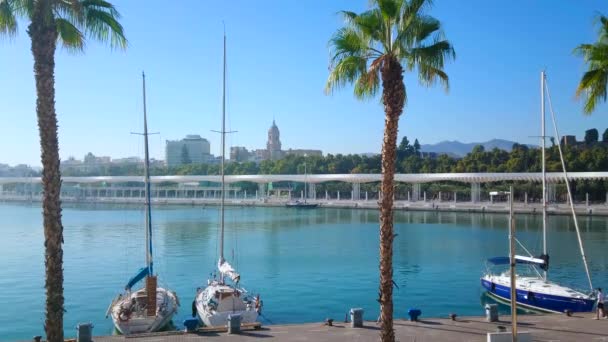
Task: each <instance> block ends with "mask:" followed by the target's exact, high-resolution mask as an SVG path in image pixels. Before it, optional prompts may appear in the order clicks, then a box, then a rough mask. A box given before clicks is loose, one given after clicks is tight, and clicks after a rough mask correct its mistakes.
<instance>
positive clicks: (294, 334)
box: [94, 314, 608, 342]
mask: <svg viewBox="0 0 608 342" xmlns="http://www.w3.org/2000/svg"><path fill="white" fill-rule="evenodd" d="M594 317H595V314H575V315H574V316H572V317H568V316H566V315H559V314H547V315H522V316H519V317H518V328H519V331H520V332H521V331H527V332H530V333H531V334H532V337H533V340H534V341H554V342H556V341H608V320H607V319H601V320H594V319H593V318H594ZM500 318H501V321H500V322H493V323H489V322H486V321H485V318H484V317H462V318H460V317H459V318H457V319H456V321H452V320H450V319H442V318H433V319H422V320H421V321H419V322H410V321H406V320H395V325H394V327H395V334H396V337H397V340H398V341H401V342H410V341H412V342H413V341H417V342H421V341H480V342H481V341H486V340H487V335H486V334H487V333H488V332H495V331H497V329H498V326H504V327H506V328H507V329H508V330H510V329H511V328H510V316H501V317H500ZM260 339H264V340H274V341H328V342H332V341H349V342H351V341H378V340H379V327H378V325H376V323H375V322H365V326H364V327H363V328H351V327H350V325H349V324H345V323H334V326H332V327H329V326H326V325H323V323H308V324H293V325H271V326H264V327H262V329H261V330H248V331H243V332H242V333H241V334H239V335H227V334H226V333H218V332H209V333H188V334H185V333H179V332H172V333H160V334H157V335H147V336H145V337H144V336H142V337H130V338H126V337H124V336H107V337H95V339H94V340H95V341H96V342H115V341H133V342H135V341H141V342H147V341H238V342H240V341H257V340H260Z"/></svg>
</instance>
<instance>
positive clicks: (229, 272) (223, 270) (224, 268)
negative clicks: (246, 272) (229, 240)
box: [217, 259, 241, 283]
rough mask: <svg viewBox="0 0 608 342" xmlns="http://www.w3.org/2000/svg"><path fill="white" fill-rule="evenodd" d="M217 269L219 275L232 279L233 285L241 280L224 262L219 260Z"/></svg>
mask: <svg viewBox="0 0 608 342" xmlns="http://www.w3.org/2000/svg"><path fill="white" fill-rule="evenodd" d="M217 267H218V269H219V270H220V273H222V274H223V275H224V276H227V277H228V278H230V279H232V281H234V282H235V283H238V282H239V280H241V275H240V274H238V273H237V272H236V271H235V270H234V268H233V267H232V266H231V265H230V264H229V263H228V262H227V261H226V260H222V259H220V261H219V262H218V264H217Z"/></svg>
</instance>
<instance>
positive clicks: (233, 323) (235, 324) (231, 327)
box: [228, 314, 241, 334]
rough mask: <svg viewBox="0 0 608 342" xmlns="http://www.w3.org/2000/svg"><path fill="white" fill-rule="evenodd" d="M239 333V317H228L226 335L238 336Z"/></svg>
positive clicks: (235, 315) (236, 315)
mask: <svg viewBox="0 0 608 342" xmlns="http://www.w3.org/2000/svg"><path fill="white" fill-rule="evenodd" d="M240 332H241V315H239V314H234V315H228V334H238V333H240Z"/></svg>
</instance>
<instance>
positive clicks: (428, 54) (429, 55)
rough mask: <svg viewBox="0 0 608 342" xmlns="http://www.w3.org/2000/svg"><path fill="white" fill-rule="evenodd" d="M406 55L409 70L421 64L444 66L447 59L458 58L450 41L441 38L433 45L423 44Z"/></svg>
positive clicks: (436, 66)
mask: <svg viewBox="0 0 608 342" xmlns="http://www.w3.org/2000/svg"><path fill="white" fill-rule="evenodd" d="M405 57H406V58H405V59H406V61H407V67H408V69H409V70H412V69H413V68H414V67H415V66H416V65H420V64H427V65H430V66H433V67H435V68H443V65H444V63H445V60H446V59H455V58H456V52H455V51H454V48H453V47H452V44H451V43H450V42H449V41H447V40H441V41H436V42H434V43H433V44H432V45H428V46H425V45H421V46H419V47H415V48H413V49H410V50H409V51H408V54H407V56H405Z"/></svg>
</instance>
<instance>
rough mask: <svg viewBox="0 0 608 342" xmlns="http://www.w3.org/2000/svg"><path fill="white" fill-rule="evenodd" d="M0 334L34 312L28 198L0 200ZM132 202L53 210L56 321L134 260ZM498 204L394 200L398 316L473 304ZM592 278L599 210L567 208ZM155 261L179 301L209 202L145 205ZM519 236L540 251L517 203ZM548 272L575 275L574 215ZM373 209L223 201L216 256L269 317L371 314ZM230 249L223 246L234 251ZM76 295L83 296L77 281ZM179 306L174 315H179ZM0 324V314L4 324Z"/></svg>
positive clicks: (88, 301)
mask: <svg viewBox="0 0 608 342" xmlns="http://www.w3.org/2000/svg"><path fill="white" fill-rule="evenodd" d="M0 215H1V217H3V220H2V221H0V234H2V236H3V238H2V239H0V249H2V250H3V258H0V286H2V288H3V289H5V291H4V292H2V293H0V303H3V304H5V307H8V308H20V309H19V310H4V311H0V336H2V337H3V338H4V336H8V337H7V338H8V339H11V340H14V339H27V338H30V337H31V336H32V335H34V334H37V333H39V332H40V327H41V326H42V324H43V312H42V310H43V308H44V307H43V301H44V298H43V296H42V291H41V289H42V288H43V279H44V273H43V272H44V269H43V265H44V260H43V253H42V228H41V215H40V208H38V207H35V206H20V205H12V204H0ZM143 221H144V218H143V211H142V209H141V206H111V205H110V206H104V205H94V206H91V205H86V206H78V205H69V206H66V208H65V210H64V223H65V279H66V283H65V293H66V309H67V313H66V327H67V328H66V331H67V332H68V333H71V332H72V331H73V329H72V328H73V326H74V325H75V324H76V323H77V322H80V321H85V320H90V321H93V322H94V324H95V327H96V328H95V330H96V332H98V333H105V332H110V331H111V321H109V320H105V319H104V318H103V315H104V312H105V309H106V308H107V305H108V303H109V301H110V300H111V298H112V297H113V296H114V295H115V294H116V293H117V291H119V290H120V289H121V288H122V287H123V286H124V282H125V281H126V280H127V279H128V278H129V277H130V276H131V275H132V273H133V272H134V271H135V270H137V269H138V268H139V267H140V266H141V264H142V263H143V260H144V245H143V238H144V230H143ZM507 221H508V217H507V215H505V214H469V213H463V212H438V211H433V212H418V211H397V212H395V221H394V222H395V223H394V227H395V233H396V234H398V235H397V237H396V238H395V244H394V258H393V261H394V279H395V282H396V283H397V285H398V286H399V289H396V290H395V293H394V299H395V308H396V315H397V317H403V316H404V315H405V308H407V307H411V306H414V305H416V306H420V307H421V308H422V309H423V311H424V313H425V316H445V315H447V314H448V313H449V312H457V313H458V314H460V315H480V314H483V309H482V307H481V306H480V300H479V298H480V294H481V292H482V291H481V289H480V286H479V277H480V276H481V273H482V271H483V262H484V260H485V259H486V258H488V257H492V256H498V255H506V253H507V252H508V244H507V234H508V233H507V224H508V222H507ZM579 222H580V223H581V228H582V229H583V230H584V232H583V240H584V244H585V247H586V249H587V255H588V259H589V261H590V269H591V271H592V276H593V279H594V282H595V283H596V284H597V286H604V287H606V286H608V285H606V284H608V277H607V276H606V270H607V267H608V258H607V256H606V253H605V246H606V242H607V241H608V219H607V218H603V217H581V218H579ZM153 223H154V234H155V235H154V236H155V242H156V244H155V247H156V248H155V253H154V257H155V265H157V266H156V267H157V271H158V272H159V276H160V279H161V280H162V281H163V282H164V283H168V284H169V285H170V286H171V287H172V288H173V289H175V290H176V291H177V292H178V295H179V296H180V297H181V299H182V303H189V302H190V301H191V300H192V297H193V296H194V293H195V291H196V287H198V286H201V285H202V284H204V282H205V281H206V279H207V276H208V275H209V273H210V272H212V271H213V270H214V269H215V267H216V263H217V247H218V246H217V245H218V243H217V237H218V225H219V210H218V208H217V207H205V208H201V207H190V206H155V207H154V209H153ZM516 227H517V235H518V239H519V240H520V241H521V242H522V243H524V244H525V245H526V246H527V247H529V248H530V249H532V250H534V251H535V252H537V251H540V248H541V246H542V243H541V242H542V240H541V217H540V215H538V214H537V215H517V217H516ZM548 229H549V231H548V246H549V253H550V254H551V261H552V268H551V269H550V271H549V274H550V277H552V279H559V280H561V281H563V282H567V283H571V284H572V285H575V286H578V287H582V288H585V285H586V280H585V275H584V271H583V268H582V264H581V258H580V255H579V252H578V246H577V240H576V235H575V233H574V226H573V225H572V220H571V219H570V218H569V217H567V216H549V225H548ZM378 230H379V215H378V211H377V210H365V209H360V210H350V209H331V208H318V209H315V210H294V209H288V208H256V207H228V209H227V210H226V257H227V258H228V259H230V260H231V261H233V263H234V264H235V265H236V266H237V267H238V270H239V271H240V272H241V274H242V279H243V280H242V282H243V285H244V286H245V287H246V288H247V289H249V290H251V291H253V292H254V293H258V292H259V293H261V294H262V297H263V299H264V303H265V315H266V316H268V317H269V318H270V319H271V320H272V321H273V322H275V323H293V322H318V321H321V320H323V319H325V318H326V317H334V318H341V317H343V316H344V314H345V313H346V312H347V311H348V309H349V308H350V307H355V306H360V307H363V308H364V309H365V310H366V317H370V318H372V319H373V318H374V317H376V316H377V315H378V304H377V301H376V300H377V296H378V278H379V274H378V246H379V240H378ZM233 251H234V254H233ZM85 292H86V293H87V294H88V296H82V295H81V294H82V293H85ZM189 314H190V313H189V308H188V305H184V306H183V307H182V311H181V312H180V313H179V315H178V318H177V319H176V322H178V325H179V322H181V321H182V320H183V318H185V317H186V316H188V315H189ZM7 327H10V329H9V328H7Z"/></svg>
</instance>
